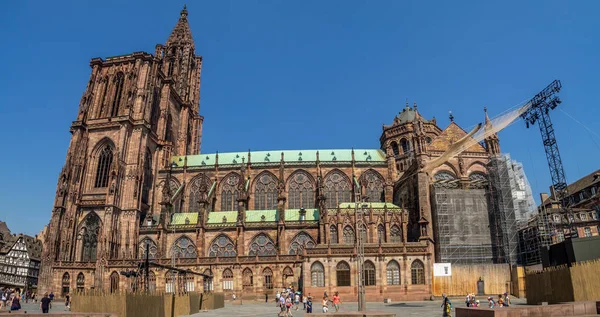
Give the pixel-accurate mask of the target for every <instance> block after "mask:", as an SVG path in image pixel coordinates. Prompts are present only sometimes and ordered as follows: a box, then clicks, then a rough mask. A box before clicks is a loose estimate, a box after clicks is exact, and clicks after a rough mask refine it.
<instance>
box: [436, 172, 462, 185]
mask: <svg viewBox="0 0 600 317" xmlns="http://www.w3.org/2000/svg"><path fill="white" fill-rule="evenodd" d="M433 179H434V180H435V182H434V184H433V185H434V186H435V187H446V188H455V187H458V183H457V182H455V181H454V180H456V176H455V175H454V174H452V173H451V172H448V171H439V172H437V173H436V174H435V175H434V176H433Z"/></svg>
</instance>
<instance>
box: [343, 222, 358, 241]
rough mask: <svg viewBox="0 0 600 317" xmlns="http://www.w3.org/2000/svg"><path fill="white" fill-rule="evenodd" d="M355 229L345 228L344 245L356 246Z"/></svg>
mask: <svg viewBox="0 0 600 317" xmlns="http://www.w3.org/2000/svg"><path fill="white" fill-rule="evenodd" d="M354 240H355V237H354V229H352V227H350V226H345V227H344V243H345V244H354Z"/></svg>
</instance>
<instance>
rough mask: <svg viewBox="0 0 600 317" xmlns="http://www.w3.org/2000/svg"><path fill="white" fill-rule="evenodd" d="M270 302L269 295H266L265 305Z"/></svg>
mask: <svg viewBox="0 0 600 317" xmlns="http://www.w3.org/2000/svg"><path fill="white" fill-rule="evenodd" d="M268 302H269V294H267V293H265V303H268Z"/></svg>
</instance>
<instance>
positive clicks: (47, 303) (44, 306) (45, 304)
mask: <svg viewBox="0 0 600 317" xmlns="http://www.w3.org/2000/svg"><path fill="white" fill-rule="evenodd" d="M50 308H52V303H51V300H50V298H48V293H45V294H44V297H42V299H41V300H40V309H41V310H42V314H48V312H49V311H50Z"/></svg>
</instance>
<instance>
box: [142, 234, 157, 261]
mask: <svg viewBox="0 0 600 317" xmlns="http://www.w3.org/2000/svg"><path fill="white" fill-rule="evenodd" d="M146 248H148V250H149V251H150V252H148V258H149V259H156V253H158V247H157V246H156V243H154V241H152V239H150V238H144V239H142V241H140V245H139V250H140V252H139V255H140V259H145V258H146Z"/></svg>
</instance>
